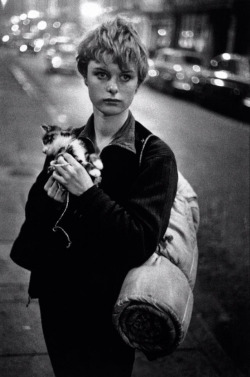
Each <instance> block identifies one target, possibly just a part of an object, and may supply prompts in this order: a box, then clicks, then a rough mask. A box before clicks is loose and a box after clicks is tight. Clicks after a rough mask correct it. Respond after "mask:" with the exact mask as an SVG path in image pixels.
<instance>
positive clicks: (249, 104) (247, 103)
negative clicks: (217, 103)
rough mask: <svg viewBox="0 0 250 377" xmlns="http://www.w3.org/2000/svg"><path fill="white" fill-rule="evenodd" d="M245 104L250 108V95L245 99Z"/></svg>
mask: <svg viewBox="0 0 250 377" xmlns="http://www.w3.org/2000/svg"><path fill="white" fill-rule="evenodd" d="M243 105H244V106H246V107H249V108H250V97H246V98H244V99H243Z"/></svg>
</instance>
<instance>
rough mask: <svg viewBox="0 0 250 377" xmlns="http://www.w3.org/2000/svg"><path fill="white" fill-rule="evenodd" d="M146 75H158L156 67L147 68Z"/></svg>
mask: <svg viewBox="0 0 250 377" xmlns="http://www.w3.org/2000/svg"><path fill="white" fill-rule="evenodd" d="M148 75H149V76H150V77H156V76H158V75H159V71H157V70H156V69H149V70H148Z"/></svg>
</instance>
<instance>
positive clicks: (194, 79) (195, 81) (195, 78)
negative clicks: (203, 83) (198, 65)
mask: <svg viewBox="0 0 250 377" xmlns="http://www.w3.org/2000/svg"><path fill="white" fill-rule="evenodd" d="M191 80H192V82H193V83H194V84H199V82H200V80H199V78H198V77H197V76H193V77H192V78H191Z"/></svg>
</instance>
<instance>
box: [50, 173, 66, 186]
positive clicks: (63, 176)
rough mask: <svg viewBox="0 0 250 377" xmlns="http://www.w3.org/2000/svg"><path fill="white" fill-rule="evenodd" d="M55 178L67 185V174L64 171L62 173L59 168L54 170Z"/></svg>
mask: <svg viewBox="0 0 250 377" xmlns="http://www.w3.org/2000/svg"><path fill="white" fill-rule="evenodd" d="M52 175H53V178H54V179H55V181H56V182H57V183H59V184H61V185H63V186H65V184H66V182H67V177H66V176H65V172H63V173H62V174H59V173H58V171H57V170H55V171H53V174H52Z"/></svg>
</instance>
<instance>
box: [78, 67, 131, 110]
mask: <svg viewBox="0 0 250 377" xmlns="http://www.w3.org/2000/svg"><path fill="white" fill-rule="evenodd" d="M85 83H86V85H87V86H88V90H89V97H90V100H91V102H92V104H93V107H94V110H97V111H99V112H101V113H102V114H103V115H105V116H111V115H119V114H122V113H123V112H124V111H126V110H127V109H128V108H129V106H130V104H131V102H132V101H133V98H134V95H135V93H136V91H137V88H138V73H137V69H136V67H135V66H134V65H130V66H128V67H127V68H126V69H125V70H120V68H119V66H118V65H117V64H115V63H113V62H112V60H110V61H109V62H107V64H105V63H98V62H96V61H93V60H91V61H90V62H89V64H88V71H87V78H86V79H85Z"/></svg>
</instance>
